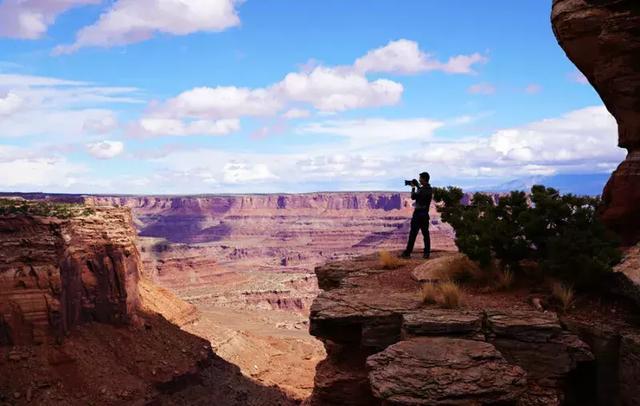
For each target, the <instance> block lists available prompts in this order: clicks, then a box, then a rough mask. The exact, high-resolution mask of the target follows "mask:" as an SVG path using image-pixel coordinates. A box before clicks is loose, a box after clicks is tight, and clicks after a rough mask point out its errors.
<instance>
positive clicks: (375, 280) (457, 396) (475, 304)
mask: <svg viewBox="0 0 640 406" xmlns="http://www.w3.org/2000/svg"><path fill="white" fill-rule="evenodd" d="M456 256H457V254H454V253H443V252H434V253H433V259H432V260H430V261H434V262H436V263H439V262H446V261H445V260H444V259H443V258H446V257H451V259H454V258H456ZM454 262H455V261H454ZM418 267H422V268H425V262H424V261H416V260H411V261H407V262H405V263H404V264H403V266H401V267H400V268H398V269H394V270H383V269H381V267H380V264H379V263H378V261H377V258H376V256H369V257H360V258H356V259H353V260H349V261H340V262H332V263H329V264H327V265H325V266H321V267H318V268H317V275H318V278H319V284H320V286H324V287H325V291H323V292H322V293H321V294H320V295H319V296H318V298H317V299H316V300H315V301H314V304H313V305H312V307H311V315H310V331H311V334H313V335H315V336H316V337H318V338H319V339H321V340H322V341H323V342H324V343H325V348H326V350H327V358H326V359H325V360H324V361H323V362H321V363H320V364H319V365H318V368H317V374H316V386H315V389H314V393H313V395H312V398H311V399H310V401H309V403H310V404H312V405H339V404H350V405H419V404H424V405H432V404H433V405H437V404H447V405H456V404H478V405H480V404H511V403H513V402H515V403H516V404H518V405H523V406H527V405H560V404H580V405H588V404H594V405H595V404H598V405H605V404H621V405H632V404H634V403H633V402H634V401H635V400H634V399H635V396H636V395H635V391H634V390H632V389H630V388H631V387H632V386H633V384H632V383H631V382H632V381H633V379H636V377H637V371H638V367H639V364H638V362H637V360H638V356H639V355H640V353H639V352H638V351H637V341H636V340H635V338H634V337H636V336H635V335H633V334H625V335H624V336H623V337H624V339H622V338H619V339H618V342H620V343H621V342H622V341H624V340H626V341H625V343H626V344H625V346H622V344H617V345H618V347H616V348H618V349H617V350H616V352H615V355H614V358H615V360H616V367H615V368H614V369H606V368H604V367H601V365H608V363H607V361H606V360H607V359H608V357H611V352H603V351H601V347H600V346H598V345H596V344H595V343H593V341H592V340H591V339H590V338H589V335H588V334H583V331H582V330H580V329H579V328H575V327H574V326H573V325H572V324H571V322H570V321H571V320H572V319H570V318H568V319H567V320H564V319H563V320H562V321H561V320H560V319H559V318H558V316H557V315H556V314H555V313H553V312H550V311H546V312H543V311H538V310H535V309H534V308H533V307H532V305H531V304H529V303H530V300H529V294H528V293H522V292H521V293H519V294H517V295H516V294H509V295H505V294H496V293H495V292H494V293H483V292H482V291H478V292H475V291H474V293H471V292H468V293H467V297H466V298H465V305H464V306H463V307H461V308H458V309H443V308H438V307H437V306H435V305H424V304H422V303H421V298H420V295H419V290H420V286H421V282H418V281H417V280H416V279H415V275H414V274H415V272H413V271H414V270H415V269H416V268H418ZM593 316H594V317H595V316H596V315H593ZM597 317H598V319H605V320H606V318H607V317H608V315H607V314H604V315H598V316H597ZM603 336H605V337H613V336H614V335H612V334H609V335H607V334H603ZM623 348H624V349H623ZM623 352H625V360H624V361H623V360H622V358H621V357H622V356H621V354H622V353H623ZM624 362H626V363H627V364H625V370H624V371H623V370H622V369H619V365H621V363H624ZM603 368H604V369H603ZM600 370H603V371H605V372H602V373H600V372H598V371H600ZM607 371H609V372H607ZM611 371H615V374H612V373H611ZM585 388H588V391H587V390H586V389H585ZM591 394H593V396H591ZM598 394H599V395H598ZM598 396H600V397H601V398H603V399H604V398H608V399H613V398H618V397H619V399H620V402H619V403H606V402H600V403H597V401H596V399H598ZM510 402H511V403H510Z"/></svg>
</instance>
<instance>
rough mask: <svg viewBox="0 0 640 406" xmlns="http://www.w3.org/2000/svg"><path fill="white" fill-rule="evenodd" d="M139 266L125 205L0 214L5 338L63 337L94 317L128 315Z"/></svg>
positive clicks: (0, 318) (124, 318)
mask: <svg viewBox="0 0 640 406" xmlns="http://www.w3.org/2000/svg"><path fill="white" fill-rule="evenodd" d="M140 268H141V260H140V256H139V254H138V250H137V248H136V246H135V230H134V229H133V227H132V222H131V214H130V212H129V210H127V209H113V208H111V209H98V210H96V211H95V212H94V213H93V214H91V215H88V216H80V217H77V218H71V219H66V220H61V219H56V218H48V217H31V216H21V215H16V216H13V215H6V216H0V344H10V345H29V344H33V343H46V342H50V341H54V340H55V341H60V340H62V339H63V338H64V336H65V335H66V334H68V333H69V332H70V331H71V330H72V329H73V328H74V327H76V326H78V325H79V324H82V323H84V322H88V321H98V322H103V323H109V324H121V323H127V322H129V321H130V319H131V317H132V316H133V314H134V311H135V309H136V308H137V306H138V302H139V292H138V279H139V276H140Z"/></svg>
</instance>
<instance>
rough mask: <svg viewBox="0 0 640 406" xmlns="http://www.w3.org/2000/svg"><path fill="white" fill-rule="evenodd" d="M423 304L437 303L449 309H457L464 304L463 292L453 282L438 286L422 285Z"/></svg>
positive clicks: (431, 284) (432, 284)
mask: <svg viewBox="0 0 640 406" xmlns="http://www.w3.org/2000/svg"><path fill="white" fill-rule="evenodd" d="M422 302H423V303H426V304H436V303H437V304H439V305H441V306H442V307H445V308H447V309H455V308H457V307H460V305H461V304H462V290H461V289H460V287H459V286H458V285H457V284H456V283H455V282H451V281H447V282H442V283H438V284H434V283H430V282H428V283H425V284H424V285H422Z"/></svg>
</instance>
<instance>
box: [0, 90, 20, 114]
mask: <svg viewBox="0 0 640 406" xmlns="http://www.w3.org/2000/svg"><path fill="white" fill-rule="evenodd" d="M22 103H24V100H23V99H22V97H20V96H18V95H17V94H15V93H13V92H9V93H7V94H6V95H5V96H4V97H2V96H0V117H2V116H10V115H12V114H13V113H15V112H17V111H18V110H20V107H21V106H22Z"/></svg>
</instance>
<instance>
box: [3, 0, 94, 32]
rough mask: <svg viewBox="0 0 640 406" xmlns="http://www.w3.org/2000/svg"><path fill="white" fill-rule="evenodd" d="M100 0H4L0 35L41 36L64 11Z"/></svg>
mask: <svg viewBox="0 0 640 406" xmlns="http://www.w3.org/2000/svg"><path fill="white" fill-rule="evenodd" d="M100 1H101V0H4V1H3V2H2V3H0V37H10V38H20V39H37V38H41V37H42V36H43V35H44V34H45V33H46V32H47V29H48V28H49V26H50V25H51V24H53V23H54V22H55V20H56V17H57V16H58V15H60V14H62V13H64V12H65V11H67V10H69V9H71V8H73V7H77V6H82V5H86V4H98V3H100Z"/></svg>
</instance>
